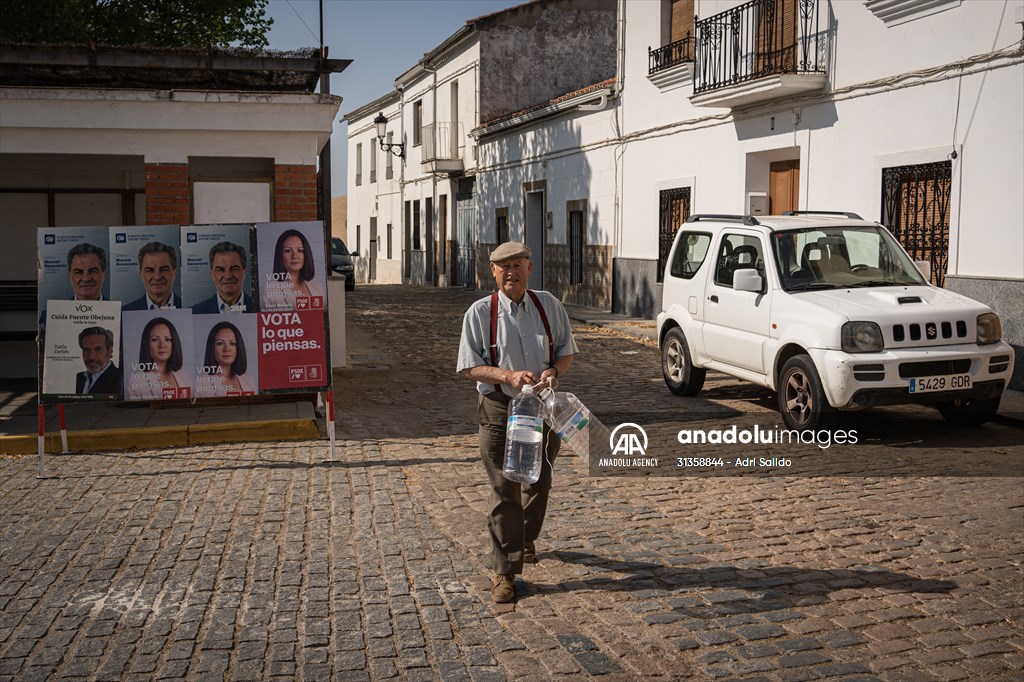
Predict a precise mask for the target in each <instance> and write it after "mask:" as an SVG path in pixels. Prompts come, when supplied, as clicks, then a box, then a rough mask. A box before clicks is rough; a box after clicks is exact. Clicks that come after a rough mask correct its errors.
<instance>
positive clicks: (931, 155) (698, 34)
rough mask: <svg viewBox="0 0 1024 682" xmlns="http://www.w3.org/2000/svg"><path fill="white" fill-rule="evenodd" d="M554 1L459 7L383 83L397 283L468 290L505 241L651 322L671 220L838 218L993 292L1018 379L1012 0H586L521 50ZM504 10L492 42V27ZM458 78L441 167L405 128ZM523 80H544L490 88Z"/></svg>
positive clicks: (588, 301) (589, 294)
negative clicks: (855, 219) (819, 214)
mask: <svg viewBox="0 0 1024 682" xmlns="http://www.w3.org/2000/svg"><path fill="white" fill-rule="evenodd" d="M579 5H581V3H574V6H579ZM568 8H569V6H568V5H565V4H563V3H559V2H557V0H536V1H535V2H533V3H528V4H527V5H523V6H520V7H517V8H512V9H511V10H506V11H505V12H502V13H498V14H497V15H492V17H490V18H482V19H483V20H482V21H481V20H474V21H471V22H468V23H467V27H466V28H465V29H463V31H461V32H459V33H456V34H455V35H454V36H453V37H452V38H451V39H449V40H448V41H446V43H444V44H443V45H441V46H439V47H438V48H437V49H436V50H435V51H434V52H432V53H429V54H428V55H426V57H425V59H424V60H423V61H421V62H420V63H419V64H418V65H417V66H416V67H414V68H413V69H410V70H409V71H408V72H406V74H403V75H402V76H401V77H400V78H399V79H398V81H396V85H397V86H398V90H397V92H398V94H399V98H398V105H397V107H398V110H397V111H393V112H392V113H391V114H388V118H389V119H391V122H390V123H389V128H388V130H389V131H391V130H395V131H396V132H397V131H399V130H400V131H401V135H402V137H401V139H402V140H403V141H405V143H406V148H405V152H406V159H405V163H404V164H403V171H404V173H403V174H402V175H401V179H400V182H399V188H398V190H397V193H398V195H399V196H400V199H399V201H398V206H400V207H401V208H400V210H399V209H398V208H397V207H396V206H395V204H394V203H393V202H391V201H384V200H383V197H384V196H385V194H378V195H376V196H375V199H374V202H375V204H374V205H375V206H377V210H382V209H381V208H380V207H381V206H384V205H387V206H388V208H387V210H388V211H389V216H390V220H392V221H400V223H401V225H402V229H401V234H402V239H403V246H402V251H403V253H406V252H408V253H409V254H410V255H409V256H408V257H407V258H406V260H405V262H404V263H403V268H404V270H403V276H402V277H401V281H406V282H430V283H447V284H453V283H456V284H468V285H473V284H474V283H475V284H476V285H477V286H480V287H482V288H489V287H490V286H491V284H490V283H489V282H487V281H486V279H487V277H486V274H487V273H486V270H485V269H486V264H487V261H486V253H487V251H488V250H489V247H490V246H491V245H492V244H494V243H496V242H498V241H502V240H503V239H521V240H524V241H526V242H527V243H528V244H530V246H531V248H533V250H534V253H535V261H537V263H536V265H535V270H534V271H535V279H536V280H537V281H531V285H532V286H536V287H540V286H543V287H544V288H546V289H548V290H550V291H552V292H553V293H555V294H556V295H558V296H560V297H562V299H563V300H565V301H566V302H572V303H580V304H585V305H591V306H595V307H599V308H603V309H610V310H613V311H615V312H621V313H626V314H629V315H633V316H639V317H647V318H652V317H654V315H655V314H656V313H657V312H658V309H659V307H660V303H661V278H662V269H663V266H664V259H665V257H666V256H667V254H668V250H669V248H670V246H671V243H672V238H673V236H674V234H675V231H676V230H677V229H678V228H679V226H680V225H681V224H682V223H683V222H684V221H685V220H686V218H687V217H688V216H690V215H692V214H695V213H725V214H742V215H747V214H752V215H755V216H756V215H759V214H768V213H776V214H778V213H782V212H785V211H801V210H803V211H807V210H811V211H841V212H851V213H856V214H858V215H860V216H861V217H863V218H866V219H870V220H877V221H879V222H881V223H883V224H885V225H886V226H887V227H888V228H889V229H890V230H891V231H892V232H893V234H894V235H895V236H896V237H897V239H899V240H900V241H901V243H902V244H903V245H904V246H905V248H907V250H908V251H909V252H910V254H911V255H912V256H913V257H914V258H915V259H918V260H926V261H929V262H930V265H931V272H932V280H933V282H934V283H936V284H937V285H939V286H945V287H947V288H950V289H952V290H955V291H958V292H960V293H964V294H966V295H968V296H971V297H973V298H976V299H978V300H980V301H982V302H984V303H986V304H988V305H990V306H991V307H992V308H993V309H995V310H996V311H997V312H998V313H999V314H1000V316H1001V318H1002V320H1003V331H1004V337H1005V338H1006V339H1007V340H1008V341H1009V342H1010V343H1012V344H1013V345H1014V347H1015V349H1016V352H1017V363H1016V364H1017V367H1018V368H1019V370H1018V375H1017V377H1016V378H1015V382H1014V385H1015V386H1016V387H1021V386H1022V384H1024V312H1022V310H1021V306H1020V304H1019V302H1020V300H1022V299H1024V193H1022V192H1021V191H1020V189H1019V188H1020V187H1022V186H1024V113H1022V111H1024V107H1022V106H1021V102H1024V54H1022V41H1021V36H1022V27H1024V2H1022V0H1008V1H1007V2H967V1H966V0H863V1H862V0H849V1H847V2H831V3H830V2H828V1H827V0H749V1H748V2H737V1H735V0H651V1H649V2H634V1H632V0H616V3H615V6H614V8H613V13H614V19H613V22H612V23H611V24H609V23H608V21H607V16H606V14H600V12H605V13H606V12H607V9H608V8H607V3H605V5H604V6H601V5H600V3H593V4H592V6H591V9H593V10H595V11H597V12H598V13H599V14H597V15H595V16H599V19H593V18H591V22H592V23H591V24H590V25H589V30H588V31H585V32H582V31H581V32H580V33H581V34H583V35H586V36H587V37H586V38H584V39H582V41H581V42H576V43H572V41H571V39H570V40H569V48H568V50H567V51H563V52H562V53H558V51H557V49H556V48H552V49H551V51H549V52H543V51H542V52H539V53H534V52H531V50H530V49H528V47H529V46H530V45H531V44H532V43H531V42H530V41H528V40H524V39H523V37H522V32H521V29H522V26H524V25H528V26H530V28H531V30H532V31H533V32H534V35H535V36H537V38H536V39H537V40H538V41H539V42H543V43H544V44H545V45H561V44H562V43H565V42H566V40H565V39H564V35H563V33H560V32H559V31H561V30H562V29H559V28H557V26H559V23H558V22H552V21H545V20H544V19H545V13H546V12H547V13H551V16H556V13H557V12H556V11H557V10H568ZM527 19H532V22H531V21H526V20H527ZM477 22H478V23H477ZM563 23H565V22H563ZM577 24H579V21H578V20H577ZM513 27H514V28H516V29H517V30H520V33H519V34H517V38H516V40H518V46H519V47H520V48H521V49H520V50H519V51H518V53H517V54H516V55H515V57H510V56H509V53H511V52H512V50H508V49H505V54H502V49H503V48H507V47H508V41H509V39H508V37H507V35H503V34H502V33H501V32H500V30H495V28H497V29H509V28H513ZM488 29H492V32H490V33H489V32H488ZM608 31H611V33H612V35H613V38H612V40H611V41H610V42H609V41H608V40H607V36H608ZM578 40H579V39H578ZM503 41H504V42H503ZM495 46H497V47H495ZM495 53H497V55H498V58H494V55H495ZM569 54H571V55H572V57H570V56H569ZM538 55H539V56H538ZM576 55H587V57H588V58H589V59H590V60H591V62H592V64H593V65H599V66H598V67H597V68H590V69H589V70H588V69H583V68H580V66H579V64H578V63H577V61H578V60H575V59H574V57H575V56H576ZM499 67H501V68H500V69H499ZM499 71H500V72H501V73H504V74H506V76H505V80H504V81H502V80H500V79H498V78H495V77H494V76H493V75H491V76H489V74H494V73H498V72H499ZM565 73H568V74H569V75H571V76H572V78H567V79H561V78H560V77H561V76H562V75H563V74H565ZM584 76H589V80H581V78H583V77H584ZM457 79H460V80H457ZM456 80H457V82H458V83H459V86H458V87H459V93H465V92H466V91H467V86H466V83H467V82H468V83H469V84H470V85H469V88H471V89H472V91H473V92H475V93H476V96H475V99H474V98H468V99H467V100H465V102H464V106H466V107H467V109H466V111H465V113H462V112H460V113H459V114H458V121H459V125H460V126H461V129H460V131H459V135H458V139H459V142H458V144H456V145H453V146H452V149H453V150H455V149H459V150H462V151H461V152H460V153H458V154H456V153H455V152H454V151H453V152H452V153H451V154H450V157H449V158H448V160H450V161H452V162H459V163H461V168H460V169H459V168H456V169H455V171H454V172H452V173H448V174H447V178H445V173H440V174H439V173H438V166H437V165H433V166H432V165H431V164H430V163H429V161H428V160H427V159H426V158H425V157H424V156H423V152H422V145H419V146H418V145H417V144H416V143H415V140H413V139H412V137H411V135H412V134H413V131H414V130H416V129H417V126H419V127H420V128H422V130H424V131H425V130H426V129H427V127H429V126H436V125H438V124H439V123H440V122H447V123H452V122H453V121H454V118H455V117H454V116H453V115H452V114H451V112H452V109H451V108H450V107H451V104H450V103H451V102H452V101H454V100H453V99H452V97H451V95H450V93H449V91H448V90H446V87H450V84H451V83H453V82H456ZM533 82H542V83H545V84H547V86H548V88H547V90H537V89H534V90H531V91H530V92H529V93H528V95H527V96H526V99H525V100H524V99H520V100H519V101H506V100H502V99H501V98H499V97H496V96H495V95H494V93H496V92H501V93H504V92H512V91H516V88H517V87H525V86H523V85H522V84H523V83H533ZM570 83H571V87H568V85H569V84H570ZM459 101H460V103H463V101H462V100H459ZM416 103H419V104H418V105H417V104H416ZM383 104H384V103H383V102H382V103H381V106H380V107H378V109H379V110H384V109H385V108H386V107H385V106H383ZM460 105H461V104H460ZM471 105H472V106H473V107H475V108H469V107H471ZM417 106H418V107H419V113H418V114H417V113H416V107H417ZM446 107H448V108H446ZM435 111H436V112H437V115H436V116H435V115H434V113H433V112H435ZM357 113H359V114H360V117H359V125H355V121H350V123H352V130H353V132H350V151H351V150H353V141H355V142H356V144H360V143H361V144H363V145H364V149H365V148H367V147H369V146H370V144H371V142H372V139H371V138H372V134H373V133H372V130H371V127H372V126H371V125H370V120H371V119H372V117H373V116H374V115H376V113H377V111H372V112H371V111H369V110H360V111H359V112H357ZM396 124H398V125H396ZM353 135H354V136H356V137H358V136H365V137H362V138H360V139H359V140H356V137H353ZM421 136H422V137H426V133H421ZM462 145H465V146H464V147H463V146H462ZM435 156H436V154H435ZM363 163H366V162H365V161H364V162H363ZM378 163H379V160H378ZM365 172H366V171H365V168H364V174H365ZM351 178H352V170H351V169H350V183H349V184H350V192H351V191H353V190H357V189H358V188H353V187H352V180H351ZM388 191H389V192H390V191H393V190H391V189H389V190H388ZM453 196H455V197H457V198H456V199H455V200H454V201H453V200H452V197H453ZM442 197H446V198H445V199H444V200H443V207H444V211H446V212H447V217H445V218H442V217H441V216H437V217H435V216H434V213H435V212H436V211H438V209H439V208H441V206H442ZM458 197H461V199H459V198H458ZM410 202H411V203H410ZM428 202H429V204H428ZM460 202H461V205H463V206H465V207H466V209H467V210H466V211H465V212H461V211H460V210H459V209H453V204H456V203H460ZM367 205H368V204H367V202H364V201H362V200H359V201H357V202H353V201H352V200H350V207H355V206H362V207H363V208H360V209H358V210H355V211H354V210H353V208H350V213H349V224H350V225H355V224H358V223H360V222H363V223H364V224H365V223H366V222H367V220H368V218H367V215H368V214H367V213H366V209H365V206H367ZM470 211H475V216H474V215H473V213H472V212H470ZM463 217H464V219H463V220H461V222H460V218H463ZM379 223H380V219H378V224H379ZM395 224H397V223H395ZM460 225H462V226H468V227H465V229H463V228H461V227H460ZM417 226H418V227H417ZM363 229H364V230H365V228H363ZM431 230H432V231H431ZM350 233H351V229H350ZM442 233H443V234H444V235H446V237H445V238H446V239H447V240H449V242H453V243H450V244H449V245H448V247H447V249H443V248H441V247H440V246H439V245H440V244H441V243H443V242H441V241H438V240H439V239H440V237H439V235H441V234H442ZM417 234H419V235H420V239H421V241H420V242H418V246H417V242H416V240H415V237H416V235H417ZM424 242H426V243H424ZM410 244H411V245H412V246H411V248H407V245H410ZM431 245H436V246H431ZM538 246H539V248H538ZM431 248H434V251H430V249H431ZM474 248H475V249H476V253H475V254H473V253H471V252H472V251H473V249H474ZM460 250H464V251H460ZM441 251H443V252H444V253H442V254H440V255H439V253H438V252H441ZM421 253H422V256H421V255H420V254H421ZM460 253H465V256H464V257H461V258H460V255H459V254H460ZM453 254H454V255H453ZM396 258H397V256H396ZM577 263H579V264H580V265H579V266H577ZM453 264H454V265H455V266H456V267H455V268H454V269H453ZM470 264H472V265H473V267H475V270H476V272H475V273H474V274H475V276H473V275H468V274H465V273H468V269H469V267H470ZM460 266H461V267H463V268H464V272H463V274H459V267H460ZM421 271H422V272H423V273H424V275H423V276H422V277H420V276H419V274H418V273H419V272H421ZM537 273H539V276H538V275H537ZM481 274H483V276H481ZM394 281H398V278H397V277H396V278H395V279H394Z"/></svg>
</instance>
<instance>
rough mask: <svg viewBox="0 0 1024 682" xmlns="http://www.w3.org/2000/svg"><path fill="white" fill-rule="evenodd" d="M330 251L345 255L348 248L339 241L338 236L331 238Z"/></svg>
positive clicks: (337, 254)
mask: <svg viewBox="0 0 1024 682" xmlns="http://www.w3.org/2000/svg"><path fill="white" fill-rule="evenodd" d="M331 253H333V254H334V255H336V256H347V255H348V249H346V248H345V242H343V241H341V239H340V238H338V237H333V238H332V239H331Z"/></svg>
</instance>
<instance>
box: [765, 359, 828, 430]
mask: <svg viewBox="0 0 1024 682" xmlns="http://www.w3.org/2000/svg"><path fill="white" fill-rule="evenodd" d="M778 397H779V412H780V413H782V421H783V422H785V423H786V426H787V427H788V428H790V429H796V430H798V431H804V430H808V429H809V430H811V431H814V430H816V429H820V428H825V427H827V426H829V425H830V424H832V422H833V421H834V420H835V417H836V409H835V408H834V407H832V406H831V405H829V402H828V398H826V397H825V389H824V388H822V386H821V377H820V376H818V370H817V369H816V368H815V366H814V362H812V361H811V358H810V357H808V356H806V355H795V356H793V357H791V358H790V359H789V360H787V361H786V364H785V365H783V366H782V372H781V373H780V374H779V383H778Z"/></svg>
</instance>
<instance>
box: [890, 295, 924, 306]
mask: <svg viewBox="0 0 1024 682" xmlns="http://www.w3.org/2000/svg"><path fill="white" fill-rule="evenodd" d="M896 302H897V303H899V304H900V305H903V304H904V303H921V297H920V296H900V297H899V298H897V299H896Z"/></svg>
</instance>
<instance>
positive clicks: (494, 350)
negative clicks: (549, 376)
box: [490, 289, 555, 392]
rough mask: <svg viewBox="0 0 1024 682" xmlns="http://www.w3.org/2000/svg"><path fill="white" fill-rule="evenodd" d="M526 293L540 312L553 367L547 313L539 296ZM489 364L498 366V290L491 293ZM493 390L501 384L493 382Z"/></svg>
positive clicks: (553, 355)
mask: <svg viewBox="0 0 1024 682" xmlns="http://www.w3.org/2000/svg"><path fill="white" fill-rule="evenodd" d="M526 293H528V294H529V295H530V300H531V301H533V304H534V305H535V306H537V312H539V313H540V321H541V322H543V323H544V333H546V334H547V335H548V365H550V366H552V367H554V365H555V339H554V337H553V336H551V325H550V324H549V323H548V314H547V313H546V312H544V306H542V305H541V304H540V297H538V296H537V294H535V293H534V292H533V291H532V290H530V289H527V290H526ZM490 349H491V366H492V367H497V366H498V292H494V293H493V294H491V343H490ZM494 388H495V390H497V391H498V392H501V386H499V385H498V384H494Z"/></svg>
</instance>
